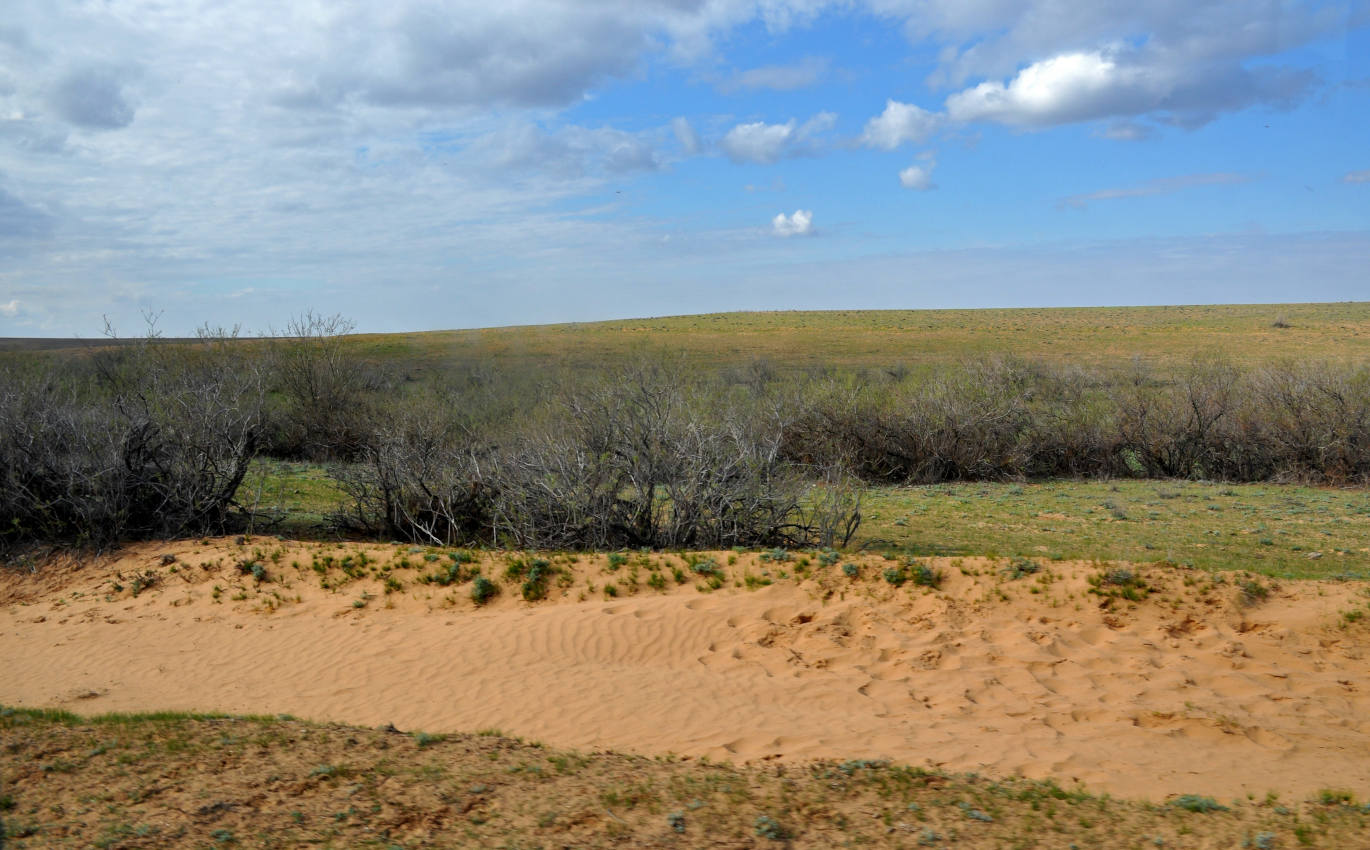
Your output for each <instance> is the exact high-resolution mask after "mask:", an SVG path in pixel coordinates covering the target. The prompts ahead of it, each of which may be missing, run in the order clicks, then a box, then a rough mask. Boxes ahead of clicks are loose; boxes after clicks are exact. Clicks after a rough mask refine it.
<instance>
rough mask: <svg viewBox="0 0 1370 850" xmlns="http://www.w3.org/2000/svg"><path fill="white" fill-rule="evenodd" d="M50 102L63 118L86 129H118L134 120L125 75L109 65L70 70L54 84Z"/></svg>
mask: <svg viewBox="0 0 1370 850" xmlns="http://www.w3.org/2000/svg"><path fill="white" fill-rule="evenodd" d="M50 103H51V106H52V108H53V110H54V111H56V113H57V114H58V115H60V116H61V117H62V118H63V120H65V121H67V122H69V123H71V124H75V125H76V126H78V127H84V128H85V129H87V130H118V129H122V128H124V127H127V126H128V125H129V124H132V123H133V114H134V108H133V105H132V104H131V103H129V101H128V96H127V94H126V93H125V91H124V79H123V76H122V75H121V74H120V73H119V72H118V71H117V70H114V69H110V68H95V67H85V68H77V69H75V70H73V71H70V72H68V73H67V74H66V75H64V76H63V77H62V78H61V79H60V80H58V82H57V85H56V86H55V87H54V88H53V90H52V96H51V99H50Z"/></svg>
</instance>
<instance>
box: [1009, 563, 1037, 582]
mask: <svg viewBox="0 0 1370 850" xmlns="http://www.w3.org/2000/svg"><path fill="white" fill-rule="evenodd" d="M1041 571H1042V565H1041V564H1039V563H1037V562H1036V561H1034V560H1032V559H1031V558H1022V557H1018V558H1014V559H1013V560H1011V561H1009V562H1008V566H1007V567H1005V568H1004V575H1005V576H1007V577H1008V580H1009V581H1016V580H1018V579H1020V578H1025V577H1027V576H1030V575H1036V574H1037V573H1039V572H1041Z"/></svg>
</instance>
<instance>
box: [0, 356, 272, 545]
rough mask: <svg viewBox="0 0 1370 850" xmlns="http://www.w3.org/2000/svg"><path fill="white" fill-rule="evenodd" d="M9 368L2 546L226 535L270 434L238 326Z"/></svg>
mask: <svg viewBox="0 0 1370 850" xmlns="http://www.w3.org/2000/svg"><path fill="white" fill-rule="evenodd" d="M87 366H88V369H86V370H85V371H81V370H78V369H75V368H73V367H70V366H67V367H65V368H63V367H62V366H61V364H43V365H41V366H34V367H31V368H8V367H7V368H6V369H5V370H3V372H2V373H0V546H4V545H7V544H8V545H13V544H20V543H25V542H29V541H61V542H62V543H63V544H67V545H71V544H75V545H82V544H90V545H105V544H108V543H111V542H114V541H117V540H120V539H126V538H146V537H177V536H182V535H205V534H218V533H223V532H225V531H226V530H228V528H229V527H230V525H232V523H233V521H234V519H235V516H240V515H235V514H233V513H232V508H233V507H234V498H235V495H236V494H237V491H238V487H239V485H240V484H241V483H242V480H243V477H244V476H245V475H246V473H247V469H248V464H249V463H250V461H251V460H252V457H253V456H254V454H255V453H256V450H257V447H258V445H259V444H260V441H261V437H262V433H263V403H264V384H263V380H262V375H261V370H260V368H259V366H258V364H256V363H254V362H253V361H252V360H251V359H250V358H248V357H246V356H245V354H244V352H243V351H242V349H241V346H238V345H235V344H234V340H233V336H232V334H231V333H226V332H218V331H210V330H208V329H205V330H202V331H201V332H200V335H199V337H198V338H197V339H196V340H195V341H193V342H177V343H171V342H166V341H164V340H162V339H161V338H160V337H159V336H158V335H157V334H156V331H155V329H153V330H151V331H150V332H149V335H148V337H147V338H145V339H142V340H137V341H134V342H130V343H123V342H119V341H117V340H114V341H112V342H111V344H110V345H109V346H107V347H105V348H101V349H97V350H96V351H95V353H94V354H93V355H92V357H91V359H90V360H89V361H88V363H87Z"/></svg>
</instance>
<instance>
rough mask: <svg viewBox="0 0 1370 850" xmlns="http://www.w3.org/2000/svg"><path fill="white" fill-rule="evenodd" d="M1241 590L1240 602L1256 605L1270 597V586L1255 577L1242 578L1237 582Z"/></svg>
mask: <svg viewBox="0 0 1370 850" xmlns="http://www.w3.org/2000/svg"><path fill="white" fill-rule="evenodd" d="M1237 586H1238V587H1240V588H1241V590H1242V604H1243V605H1256V604H1258V603H1261V602H1264V601H1265V600H1267V599H1269V598H1270V588H1269V587H1267V586H1266V585H1264V584H1261V583H1260V581H1258V580H1256V579H1244V580H1243V581H1241V582H1239V583H1238V584H1237Z"/></svg>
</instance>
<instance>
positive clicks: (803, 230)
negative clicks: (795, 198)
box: [771, 210, 814, 238]
mask: <svg viewBox="0 0 1370 850" xmlns="http://www.w3.org/2000/svg"><path fill="white" fill-rule="evenodd" d="M771 228H772V230H773V231H774V232H775V235H776V236H781V237H785V238H789V237H791V236H809V235H812V234H813V232H814V230H813V210H795V211H794V212H793V213H791V214H790V215H785V214H784V213H779V214H777V215H776V217H775V218H773V219H771Z"/></svg>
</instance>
